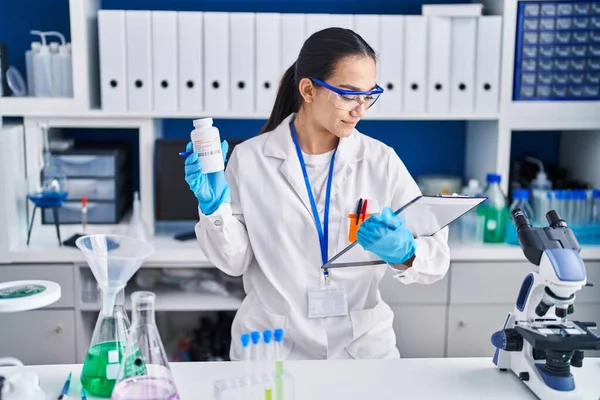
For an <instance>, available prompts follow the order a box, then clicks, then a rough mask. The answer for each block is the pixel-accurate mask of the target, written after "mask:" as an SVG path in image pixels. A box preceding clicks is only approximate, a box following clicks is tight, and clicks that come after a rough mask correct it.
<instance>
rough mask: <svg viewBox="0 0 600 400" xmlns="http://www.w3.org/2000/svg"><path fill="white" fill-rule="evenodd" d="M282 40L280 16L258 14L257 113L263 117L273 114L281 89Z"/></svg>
mask: <svg viewBox="0 0 600 400" xmlns="http://www.w3.org/2000/svg"><path fill="white" fill-rule="evenodd" d="M280 40H281V34H280V19H279V14H276V13H258V14H256V83H255V85H256V112H257V113H258V114H261V115H269V114H270V113H271V109H272V108H273V103H274V102H275V96H276V94H277V89H278V87H279V80H280V78H281V69H282V68H281V66H280V64H279V63H280V62H281V52H280V50H281V45H282V43H281V42H280ZM288 67H289V65H288Z"/></svg>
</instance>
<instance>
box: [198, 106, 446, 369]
mask: <svg viewBox="0 0 600 400" xmlns="http://www.w3.org/2000/svg"><path fill="white" fill-rule="evenodd" d="M291 118H292V115H290V116H289V117H288V118H286V119H285V120H284V121H283V122H282V123H281V124H280V125H279V126H278V127H277V128H276V129H275V130H273V131H271V132H267V133H264V134H262V135H259V136H257V137H254V138H252V139H249V140H246V141H245V142H243V143H241V144H239V145H237V146H236V147H235V148H234V151H233V152H232V154H231V157H230V159H229V161H228V165H227V170H226V178H227V182H228V184H229V187H230V189H231V203H230V204H228V203H224V204H222V205H221V206H220V207H219V209H218V210H217V211H216V212H215V213H214V214H212V215H209V216H206V215H203V214H202V213H200V220H199V222H198V223H197V225H196V235H197V238H198V242H199V244H200V247H201V249H202V250H203V252H204V254H205V255H206V257H207V258H208V260H210V262H212V263H213V264H214V265H215V266H216V267H217V268H219V269H220V270H221V271H223V272H225V273H227V274H229V275H232V276H239V275H242V274H243V282H244V289H245V292H246V294H247V295H246V297H245V298H244V301H243V303H242V305H241V307H240V309H239V310H238V312H237V314H236V316H235V319H234V321H233V326H232V342H231V351H230V353H231V354H230V356H231V359H232V360H238V359H240V358H241V355H242V354H241V345H240V341H239V338H240V334H241V333H243V332H250V331H253V330H259V331H262V330H264V329H275V328H283V329H284V330H285V341H284V351H283V352H284V354H283V356H284V357H285V358H286V359H328V358H350V357H351V358H396V357H398V356H399V354H398V350H397V349H396V336H395V333H394V330H393V327H392V322H393V317H394V314H393V312H392V310H391V308H390V307H389V306H388V305H387V304H386V303H385V302H383V301H382V299H381V295H380V291H379V281H380V280H381V279H382V277H383V276H384V273H385V271H386V268H391V267H389V266H387V265H385V264H384V265H379V266H366V267H353V268H341V269H330V277H331V279H332V281H339V280H343V281H344V282H345V285H346V290H347V297H348V311H349V315H348V316H345V317H331V318H326V319H327V320H328V321H325V319H322V318H321V319H309V318H308V316H307V315H308V314H307V303H308V300H307V285H308V284H309V282H318V281H319V279H320V277H321V276H322V271H321V268H320V267H321V265H322V262H321V253H320V247H319V237H318V234H317V229H316V227H315V223H314V219H313V214H312V211H311V206H310V201H309V198H308V194H307V190H306V186H305V182H304V178H303V175H302V170H301V167H300V162H299V160H298V156H297V154H296V150H295V147H294V143H293V140H292V137H291V133H290V129H289V123H290V120H291ZM420 194H421V193H420V191H419V188H418V186H417V184H416V183H415V181H414V180H413V178H412V177H411V176H410V174H409V173H408V171H407V169H406V167H405V166H404V164H403V163H402V161H401V160H400V158H399V157H398V156H397V154H396V153H395V152H394V150H393V149H392V148H390V147H388V146H386V145H385V144H383V143H381V142H379V141H377V140H375V139H372V138H370V137H368V136H365V135H363V134H361V133H359V132H358V131H356V130H355V131H354V132H353V133H352V135H351V136H349V137H348V138H344V139H341V140H340V142H339V145H338V150H337V154H336V157H335V166H334V175H333V182H332V189H331V203H330V211H329V213H330V214H329V257H332V256H333V255H335V254H336V253H337V252H338V251H340V250H341V249H343V248H344V247H346V246H347V245H348V244H349V239H348V229H349V224H350V219H349V218H348V215H349V214H352V213H354V212H355V208H356V204H357V200H358V199H359V198H368V199H375V200H376V202H377V203H379V205H380V206H381V207H384V206H390V207H392V209H398V208H400V207H401V206H403V205H404V204H406V203H408V202H409V201H410V200H412V199H414V198H415V197H417V196H419V195H420ZM324 197H325V196H321V198H322V199H321V201H320V202H319V203H318V204H317V208H318V210H319V214H320V215H321V216H322V213H323V209H324V201H323V198H324ZM317 201H318V200H317ZM409 229H410V226H409ZM447 236H448V233H447V228H446V229H444V230H442V231H440V232H438V233H436V234H435V235H433V236H432V237H417V238H416V243H417V250H416V259H415V260H414V263H413V265H412V267H411V268H409V269H408V270H406V271H405V272H404V273H403V276H402V277H400V278H399V279H400V281H402V282H403V283H406V284H408V283H425V284H429V283H432V282H435V281H437V280H440V279H442V278H443V277H444V276H445V274H446V272H447V270H448V267H449V263H450V256H449V253H450V252H449V248H448V244H447ZM357 248H359V251H360V252H361V253H362V254H363V257H364V258H365V259H372V258H373V255H372V254H371V253H367V252H365V251H364V250H362V248H360V246H357ZM398 290H402V288H401V286H399V287H398ZM332 327H333V331H334V334H333V336H332ZM328 331H329V338H328ZM334 348H335V349H336V350H333V349H334ZM340 349H341V351H340Z"/></svg>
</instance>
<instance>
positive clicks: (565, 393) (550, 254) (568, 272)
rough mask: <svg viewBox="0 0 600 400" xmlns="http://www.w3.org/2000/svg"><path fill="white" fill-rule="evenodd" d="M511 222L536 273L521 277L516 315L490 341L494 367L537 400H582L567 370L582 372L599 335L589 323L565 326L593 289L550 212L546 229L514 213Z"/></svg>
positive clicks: (563, 226)
mask: <svg viewBox="0 0 600 400" xmlns="http://www.w3.org/2000/svg"><path fill="white" fill-rule="evenodd" d="M511 218H512V220H513V222H514V224H515V227H516V229H517V232H518V236H519V243H520V246H521V249H522V250H523V252H524V253H525V257H526V258H527V260H529V262H531V263H532V264H534V265H536V266H538V267H539V268H537V271H536V272H531V273H529V274H528V275H527V276H526V277H525V279H524V280H523V283H522V284H521V289H520V290H519V293H518V296H517V301H516V304H515V309H514V311H513V312H512V313H509V314H508V316H507V318H506V321H505V322H504V327H503V329H502V330H500V331H498V332H495V333H494V334H493V335H492V338H491V341H492V344H493V345H494V347H495V348H496V351H495V354H494V358H493V361H494V364H495V365H496V366H497V367H498V368H499V369H500V370H501V371H506V370H508V369H510V370H512V371H513V372H514V373H515V374H516V375H517V376H518V377H519V379H520V380H521V381H522V382H523V383H524V384H525V385H527V386H528V387H529V389H530V390H531V391H532V392H533V393H534V394H535V395H536V396H538V397H539V398H540V399H555V398H558V399H579V398H582V395H581V394H580V389H579V388H578V387H577V385H576V383H575V379H574V376H573V374H572V373H571V367H574V368H580V367H582V366H583V359H584V351H585V350H599V349H600V335H599V334H598V333H596V332H595V328H596V324H595V323H593V322H577V321H569V320H567V317H568V316H569V315H570V314H572V313H573V312H574V303H575V295H576V293H577V292H578V291H579V290H581V289H582V288H583V287H584V286H592V285H591V284H588V283H587V277H586V269H585V265H584V263H583V260H582V259H581V256H580V255H579V251H580V246H579V243H578V242H577V239H576V238H575V235H574V234H573V231H572V230H571V229H569V228H568V226H567V223H566V222H565V221H564V220H563V219H561V217H560V216H559V215H558V213H557V212H556V211H554V210H551V211H549V212H548V213H547V214H546V219H547V220H548V224H549V226H548V227H540V228H538V227H536V228H532V226H531V223H530V222H529V219H528V217H527V215H525V213H523V211H522V210H520V209H518V208H517V209H515V210H514V211H513V212H512V213H511Z"/></svg>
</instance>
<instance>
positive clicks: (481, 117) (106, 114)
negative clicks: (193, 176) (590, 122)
mask: <svg viewBox="0 0 600 400" xmlns="http://www.w3.org/2000/svg"><path fill="white" fill-rule="evenodd" d="M0 114H1V115H3V116H10V117H47V118H106V119H108V118H115V119H140V118H146V119H164V118H185V119H195V118H199V117H204V116H206V117H212V118H215V119H268V118H269V115H267V114H258V113H236V112H218V113H211V112H208V111H198V113H189V112H154V111H149V112H139V111H125V112H120V111H118V112H115V111H105V110H101V109H85V108H84V107H81V104H78V103H76V102H75V101H74V100H73V99H61V98H36V97H2V98H0ZM498 117H499V116H498V114H462V113H461V114H450V113H448V114H424V113H419V114H405V113H401V114H394V115H391V114H374V113H367V114H366V116H365V118H364V119H365V120H386V121H393V120H398V121H401V120H414V121H428V120H434V121H453V120H457V121H485V120H497V119H498Z"/></svg>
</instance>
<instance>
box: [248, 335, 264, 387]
mask: <svg viewBox="0 0 600 400" xmlns="http://www.w3.org/2000/svg"><path fill="white" fill-rule="evenodd" d="M250 340H252V360H253V361H254V363H253V364H254V365H253V368H255V369H254V376H255V379H254V382H253V383H254V385H253V389H252V399H260V395H261V394H262V393H261V392H262V391H261V385H260V381H261V379H262V368H261V351H260V332H259V331H252V332H251V333H250Z"/></svg>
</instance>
